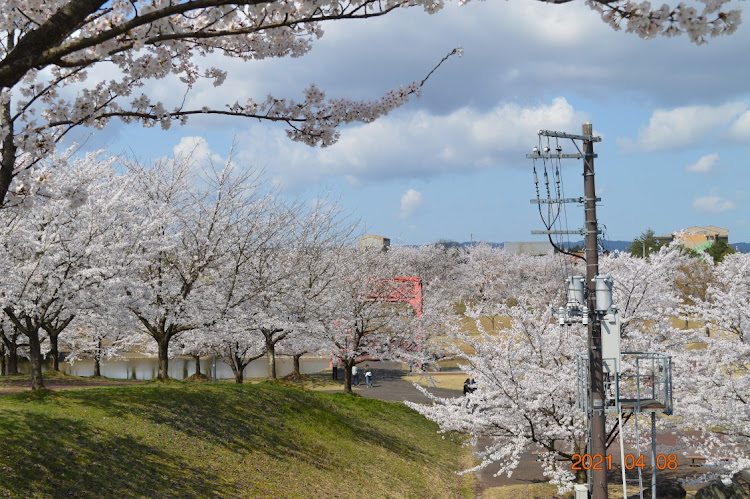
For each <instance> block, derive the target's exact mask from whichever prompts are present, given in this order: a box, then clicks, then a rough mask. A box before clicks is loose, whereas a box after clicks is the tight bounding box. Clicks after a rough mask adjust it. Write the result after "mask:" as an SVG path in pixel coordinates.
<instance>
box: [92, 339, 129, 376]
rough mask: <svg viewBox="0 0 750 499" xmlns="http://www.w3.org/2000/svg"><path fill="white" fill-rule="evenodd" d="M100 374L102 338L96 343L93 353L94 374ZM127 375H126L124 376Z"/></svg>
mask: <svg viewBox="0 0 750 499" xmlns="http://www.w3.org/2000/svg"><path fill="white" fill-rule="evenodd" d="M101 375H102V339H101V338H99V339H98V340H97V343H96V354H95V355H94V376H95V377H96V376H101ZM126 377H127V376H126Z"/></svg>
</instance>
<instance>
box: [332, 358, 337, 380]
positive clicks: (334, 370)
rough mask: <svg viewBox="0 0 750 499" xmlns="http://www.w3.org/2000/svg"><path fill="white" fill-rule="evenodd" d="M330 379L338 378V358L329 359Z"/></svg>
mask: <svg viewBox="0 0 750 499" xmlns="http://www.w3.org/2000/svg"><path fill="white" fill-rule="evenodd" d="M331 379H339V359H337V358H335V357H334V358H332V359H331Z"/></svg>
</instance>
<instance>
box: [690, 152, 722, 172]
mask: <svg viewBox="0 0 750 499" xmlns="http://www.w3.org/2000/svg"><path fill="white" fill-rule="evenodd" d="M718 167H719V155H718V154H716V153H714V154H707V155H705V156H701V157H700V158H699V159H698V161H696V162H695V163H693V164H692V165H688V166H687V167H685V171H688V172H693V173H711V172H714V171H716V169H717V168H718Z"/></svg>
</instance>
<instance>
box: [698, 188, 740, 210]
mask: <svg viewBox="0 0 750 499" xmlns="http://www.w3.org/2000/svg"><path fill="white" fill-rule="evenodd" d="M693 208H694V209H695V211H698V212H700V213H724V212H725V211H731V210H734V209H735V208H736V205H735V204H734V203H733V202H731V201H729V200H728V199H724V198H722V197H721V196H719V195H717V194H715V193H713V192H712V193H711V194H709V195H708V196H703V197H700V198H695V199H694V200H693Z"/></svg>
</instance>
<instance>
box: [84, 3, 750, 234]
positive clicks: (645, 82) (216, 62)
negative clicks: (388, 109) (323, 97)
mask: <svg viewBox="0 0 750 499" xmlns="http://www.w3.org/2000/svg"><path fill="white" fill-rule="evenodd" d="M739 6H740V7H744V4H742V3H740V4H739ZM746 17H747V16H746ZM746 22H747V23H748V24H747V25H741V26H740V28H739V30H738V31H737V32H736V33H735V34H733V35H731V36H728V37H721V38H715V39H712V40H710V42H709V43H708V44H707V45H702V46H696V45H694V44H691V43H690V42H689V41H688V40H687V38H685V37H682V38H659V39H654V40H642V39H640V38H638V37H637V36H636V35H634V34H632V33H625V32H623V31H619V32H616V31H614V30H612V29H611V28H610V27H609V26H607V25H605V24H604V23H603V22H602V21H601V20H600V19H599V16H598V15H597V14H596V13H595V12H593V11H591V10H590V9H589V8H588V7H586V5H585V4H584V3H583V2H579V1H574V2H570V3H567V4H563V5H550V4H543V3H541V2H530V1H520V0H509V1H505V2H470V3H469V4H468V5H465V6H460V7H459V6H458V5H456V4H449V5H447V7H446V8H445V9H444V10H442V11H440V12H438V13H437V14H434V15H428V14H426V13H424V12H422V11H419V10H416V9H412V10H406V11H403V12H398V13H395V14H391V15H389V16H386V17H384V18H382V19H377V20H368V21H356V22H337V23H333V24H329V25H327V27H326V28H325V31H326V34H325V36H324V37H323V38H322V39H320V40H318V41H316V43H315V46H314V48H313V49H312V50H311V52H310V53H309V54H307V55H305V56H303V57H301V58H298V59H279V60H264V61H252V62H249V63H243V62H241V61H236V60H226V59H222V58H220V57H218V56H217V57H216V58H214V59H212V60H210V61H209V60H207V61H205V65H206V66H218V67H222V68H224V69H226V70H228V71H229V77H228V79H227V82H226V83H225V84H224V85H223V86H222V87H219V88H218V89H216V88H214V87H213V86H211V85H210V84H206V85H198V86H197V87H196V88H195V89H194V90H193V91H192V92H191V93H190V94H188V96H187V101H188V102H189V103H194V105H195V106H196V107H201V106H202V105H205V104H209V105H217V106H220V105H222V104H223V103H226V102H233V101H235V100H240V101H242V100H243V99H246V98H248V97H254V98H255V99H256V100H262V99H263V98H264V97H265V96H266V94H268V93H272V94H274V96H276V97H294V98H300V96H301V92H302V90H303V89H304V88H305V87H306V86H307V85H308V84H310V83H315V84H317V85H318V86H319V87H320V88H321V89H322V90H324V91H325V92H326V94H327V95H328V96H331V97H349V98H375V97H378V96H380V95H381V94H383V93H384V92H386V91H387V90H389V89H391V88H394V87H398V86H399V85H402V84H407V83H409V82H411V81H414V80H420V79H421V78H423V77H424V75H426V73H427V72H428V71H429V70H430V69H431V68H432V66H434V64H436V63H437V61H439V60H440V59H441V58H442V57H443V55H445V54H446V53H448V52H449V51H450V50H452V49H453V48H454V47H457V46H462V47H463V50H464V56H463V57H462V58H460V59H459V58H455V57H454V58H452V59H451V60H449V61H447V62H446V63H445V64H444V65H443V67H441V68H440V69H439V70H438V71H437V72H436V73H435V74H434V75H433V77H432V78H431V80H430V81H429V82H428V83H427V85H426V86H425V88H424V90H423V95H422V96H421V98H419V99H413V100H412V101H411V102H409V103H408V104H407V105H406V106H404V107H402V108H401V109H399V110H397V111H396V112H394V113H392V114H390V115H389V116H387V117H385V118H383V119H381V120H379V121H377V122H375V123H372V124H369V125H355V126H350V127H348V128H346V129H343V130H342V134H341V135H342V136H341V140H340V141H339V143H337V144H335V145H333V146H331V147H328V148H325V149H312V148H310V147H308V146H305V145H301V144H297V143H292V142H291V141H289V140H288V139H287V138H286V136H285V134H284V129H283V127H281V126H277V125H273V124H268V123H258V122H251V121H247V120H241V119H230V118H217V117H201V118H199V119H195V120H193V121H191V122H189V123H188V124H187V125H186V126H182V127H179V126H175V127H173V128H172V129H170V130H168V131H162V130H160V129H143V128H139V127H138V126H133V125H130V126H125V125H120V124H114V125H109V126H108V127H107V128H106V129H105V130H103V131H97V132H96V133H94V134H92V135H91V137H90V138H88V139H87V142H86V148H88V149H94V148H99V147H106V148H107V149H108V150H109V152H111V153H113V154H121V153H125V154H131V155H133V154H134V155H136V156H137V157H138V158H139V159H141V160H142V161H148V160H150V159H153V158H157V157H159V156H164V155H169V154H172V153H173V152H174V151H175V150H176V148H177V150H179V149H184V148H188V147H193V146H194V145H195V144H198V145H199V146H200V151H202V153H203V154H211V155H213V156H214V157H216V158H219V159H221V158H225V157H226V156H227V154H228V152H229V149H230V147H231V144H232V143H233V142H234V143H235V144H236V156H235V157H236V158H237V160H238V161H240V162H241V163H243V164H245V165H247V166H248V167H256V168H263V169H265V170H266V172H267V175H268V176H269V178H271V179H272V181H273V182H274V183H275V184H276V185H277V186H278V187H279V188H280V189H281V192H282V193H283V195H284V196H288V197H289V198H302V199H305V198H314V197H317V196H319V195H321V194H322V193H326V192H330V193H332V194H333V195H334V196H336V197H339V198H340V201H341V204H342V205H343V206H344V208H345V209H346V210H348V211H351V212H353V213H354V214H355V215H356V216H357V217H358V218H360V219H361V220H362V225H363V230H365V231H366V232H367V233H376V234H381V235H385V236H388V237H390V238H391V239H392V241H393V242H394V243H403V244H423V243H430V242H434V241H436V240H439V239H453V240H458V241H468V240H469V239H470V238H472V237H473V239H474V240H485V241H495V242H502V241H533V240H541V237H540V236H532V235H531V234H530V231H531V230H536V229H542V228H543V227H542V225H541V222H540V220H539V217H538V213H537V211H536V208H535V207H534V206H533V205H531V204H530V203H529V199H531V198H532V197H534V196H535V192H534V184H533V179H532V174H531V168H532V162H531V161H530V160H528V159H526V158H525V155H526V154H527V153H529V152H530V151H531V148H532V147H533V146H535V145H537V143H538V138H537V135H536V131H537V130H538V129H553V130H565V131H568V132H572V133H580V130H581V124H582V123H583V122H584V121H590V122H592V123H593V125H594V131H595V133H596V134H598V135H601V136H602V138H603V141H602V142H601V143H598V144H596V152H597V154H598V159H597V160H596V171H597V179H596V182H597V189H598V194H599V196H600V197H601V198H602V202H601V207H600V209H599V219H600V223H601V224H604V225H605V226H606V228H607V231H606V236H607V238H608V239H622V240H630V239H632V238H634V237H636V236H638V235H639V234H640V233H641V232H643V231H644V230H645V229H646V228H649V227H650V228H652V229H654V230H655V231H656V232H657V233H659V234H661V233H668V232H672V231H675V230H678V229H681V228H685V227H689V226H691V225H717V226H719V227H723V228H726V229H728V230H729V240H730V242H750V223H749V222H750V214H748V205H749V203H750V201H749V200H748V195H749V194H750V185H748V184H749V183H750V170H749V169H748V168H747V166H746V163H747V157H748V152H750V151H749V149H750V64H748V63H747V48H748V47H750V20H748V21H746ZM98 71H100V74H99V76H106V69H101V70H98ZM91 76H92V77H96V76H97V75H96V74H92V75H91ZM147 88H148V92H149V93H150V94H151V95H152V96H155V97H159V98H162V99H163V100H164V101H165V103H166V104H169V103H170V102H171V103H173V104H174V103H175V99H178V100H182V97H183V96H182V93H181V92H180V93H179V95H175V94H176V93H175V88H179V86H178V85H177V84H176V83H175V81H170V80H160V81H155V82H151V83H149V85H148V87H147ZM85 132H86V133H88V131H85ZM76 138H77V139H78V140H84V139H86V136H85V133H79V134H78V136H77V137H76ZM565 149H566V150H567V149H569V147H568V146H567V144H565ZM581 171H582V167H581V164H580V161H575V160H568V161H567V162H565V163H564V164H563V178H564V183H565V186H566V195H568V196H579V195H581V191H582V188H581V184H582V178H581ZM567 213H568V225H569V226H570V227H571V228H572V227H579V226H581V225H582V220H583V211H582V209H580V208H578V207H576V206H575V205H573V206H569V207H568V210H567Z"/></svg>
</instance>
